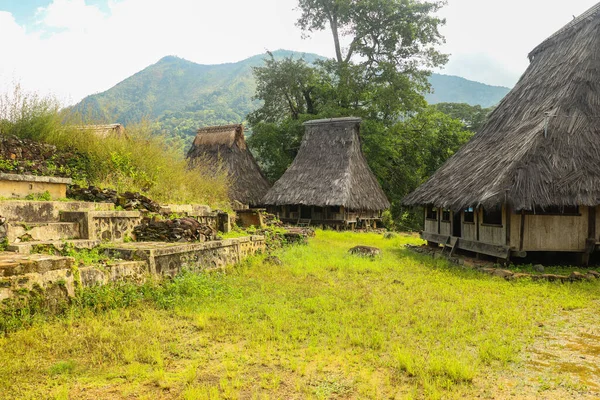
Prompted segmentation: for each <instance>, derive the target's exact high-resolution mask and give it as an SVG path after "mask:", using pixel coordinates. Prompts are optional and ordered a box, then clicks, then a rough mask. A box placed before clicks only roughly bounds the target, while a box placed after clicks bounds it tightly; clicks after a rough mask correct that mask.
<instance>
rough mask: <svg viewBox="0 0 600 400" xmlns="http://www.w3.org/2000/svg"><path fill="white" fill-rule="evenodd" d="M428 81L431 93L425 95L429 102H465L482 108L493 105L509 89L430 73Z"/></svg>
mask: <svg viewBox="0 0 600 400" xmlns="http://www.w3.org/2000/svg"><path fill="white" fill-rule="evenodd" d="M429 83H430V84H431V87H432V88H433V93H429V94H427V95H425V99H426V100H427V102H428V103H429V104H437V103H467V104H469V105H471V106H476V105H480V106H482V107H484V108H487V107H492V106H495V105H496V104H498V103H499V102H500V100H502V98H503V97H504V96H506V95H507V94H508V92H509V91H510V89H509V88H507V87H504V86H490V85H486V84H483V83H479V82H475V81H470V80H468V79H465V78H461V77H459V76H452V75H440V74H432V75H431V77H430V78H429Z"/></svg>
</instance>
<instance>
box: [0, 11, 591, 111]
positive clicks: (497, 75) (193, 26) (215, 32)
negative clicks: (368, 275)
mask: <svg viewBox="0 0 600 400" xmlns="http://www.w3.org/2000/svg"><path fill="white" fill-rule="evenodd" d="M596 2H597V0H570V1H566V2H564V1H554V0H553V1H549V0H504V1H501V2H498V1H492V0H448V5H447V6H446V7H445V8H444V9H443V11H442V12H441V15H442V16H444V17H446V19H447V24H446V26H445V27H444V28H443V33H444V35H445V37H446V44H445V45H444V46H443V50H444V51H445V52H447V53H450V54H451V58H450V62H449V63H448V65H447V66H446V68H445V69H444V70H443V71H441V72H442V73H445V74H451V75H459V76H463V77H465V78H468V79H472V80H477V81H480V82H484V83H488V84H492V85H504V86H512V85H513V84H514V83H515V82H516V81H517V79H518V78H519V76H520V75H521V74H522V73H523V71H524V70H525V68H526V67H527V64H528V61H527V53H528V52H529V51H531V50H532V49H533V48H534V47H535V46H536V45H537V44H538V43H540V42H541V41H542V40H544V39H545V38H546V37H548V36H549V35H551V34H552V33H553V32H555V31H556V30H558V29H559V28H561V27H562V26H563V25H564V24H566V23H568V22H569V21H570V20H571V19H572V18H573V16H574V15H579V14H581V13H582V12H584V11H585V10H587V9H588V8H590V7H591V6H593V5H594V4H595V3H596ZM296 3H297V0H0V54H1V56H0V90H6V89H7V88H10V87H12V86H13V84H14V82H20V83H21V84H22V86H24V87H25V88H26V89H28V90H36V91H38V92H40V93H43V94H46V93H53V94H55V95H56V96H57V97H58V98H59V99H61V100H62V101H63V102H64V103H66V104H69V103H74V102H77V101H79V100H80V99H81V98H83V97H84V96H86V95H89V94H92V93H95V92H101V91H104V90H106V89H109V88H110V87H112V86H114V85H115V84H116V83H118V82H120V81H122V80H123V79H125V78H127V77H128V76H130V75H132V74H134V73H136V72H137V71H139V70H141V69H143V68H145V67H147V66H148V65H150V64H153V63H155V62H156V61H158V60H159V59H160V58H162V57H163V56H165V55H177V56H179V57H183V58H185V59H188V60H191V61H194V62H197V63H202V64H214V63H225V62H235V61H239V60H242V59H244V58H247V57H249V56H252V55H255V54H259V53H263V52H264V51H265V50H277V49H281V48H283V49H289V50H295V51H298V52H312V53H317V54H321V55H324V56H331V55H333V46H332V41H331V37H330V36H329V33H328V32H324V33H319V34H317V35H314V37H312V38H310V39H305V40H303V39H302V38H301V34H300V31H299V30H298V28H296V27H295V26H294V22H295V21H296V19H297V17H298V12H297V11H295V10H294V8H295V7H296Z"/></svg>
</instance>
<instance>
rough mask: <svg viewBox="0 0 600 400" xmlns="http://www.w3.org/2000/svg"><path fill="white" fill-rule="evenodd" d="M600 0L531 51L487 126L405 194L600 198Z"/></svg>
mask: <svg viewBox="0 0 600 400" xmlns="http://www.w3.org/2000/svg"><path fill="white" fill-rule="evenodd" d="M599 54H600V3H599V4H597V5H595V6H594V7H592V8H591V9H590V10H588V11H587V12H585V13H584V14H582V15H581V16H580V17H578V18H576V19H574V20H573V21H571V22H569V23H568V24H567V25H565V26H564V27H563V28H562V29H561V30H559V31H558V32H556V33H555V34H554V35H552V36H550V37H549V38H548V39H547V40H545V41H544V42H543V43H541V44H540V45H539V46H537V47H536V48H535V49H534V50H533V51H532V52H531V53H530V60H531V63H530V65H529V68H528V69H527V70H526V71H525V73H524V74H523V76H522V77H521V79H520V80H519V82H518V83H517V85H516V86H515V87H514V88H513V89H512V90H511V91H510V93H509V94H507V95H506V97H505V98H504V99H503V100H502V101H501V102H500V104H499V105H498V107H497V108H496V109H495V110H494V111H493V112H492V113H491V114H490V116H489V118H488V120H487V122H486V123H485V125H484V126H483V127H482V128H481V130H480V131H479V132H478V133H477V134H476V135H475V136H474V137H473V139H472V140H471V141H470V142H469V143H467V144H466V145H465V146H464V147H463V148H462V149H461V150H460V151H458V152H457V153H456V154H455V155H454V156H453V157H452V158H450V159H449V160H448V161H447V162H446V163H445V164H444V165H443V166H442V167H441V168H440V169H439V170H438V171H437V172H436V173H435V174H434V175H433V176H432V177H431V178H430V179H429V180H428V181H427V182H426V183H424V184H423V185H421V186H420V187H419V188H418V189H417V190H415V191H414V192H413V193H412V194H410V195H409V196H407V197H406V198H405V199H404V202H405V203H406V204H409V205H410V204H432V205H436V206H439V207H447V208H452V209H455V210H458V209H460V208H462V207H467V206H475V205H480V204H481V205H490V206H491V205H498V204H500V203H504V202H507V203H508V204H510V205H511V206H512V207H513V209H517V210H519V209H525V210H529V209H532V208H533V207H534V206H541V207H546V206H567V205H584V206H594V205H598V204H600V67H599V65H600V64H599V60H600V58H599Z"/></svg>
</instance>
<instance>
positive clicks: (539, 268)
mask: <svg viewBox="0 0 600 400" xmlns="http://www.w3.org/2000/svg"><path fill="white" fill-rule="evenodd" d="M533 270H534V271H535V272H544V271H545V268H544V266H543V265H542V264H535V265H534V266H533Z"/></svg>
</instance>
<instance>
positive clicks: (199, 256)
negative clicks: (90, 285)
mask: <svg viewBox="0 0 600 400" xmlns="http://www.w3.org/2000/svg"><path fill="white" fill-rule="evenodd" d="M109 246H110V245H109ZM264 249H265V238H264V237H263V236H248V237H241V238H235V239H226V240H216V241H210V242H203V243H163V242H137V243H123V244H122V245H115V246H111V247H107V248H105V249H104V251H105V252H106V253H107V254H109V255H110V256H111V257H117V258H122V259H125V260H143V261H146V262H147V263H148V270H149V272H150V273H152V274H157V275H167V276H174V275H177V274H178V273H179V272H181V270H182V269H190V270H193V271H199V270H207V269H216V268H222V267H225V266H227V265H232V264H235V263H238V262H240V261H241V260H243V259H244V258H246V257H247V256H249V255H252V254H255V253H257V252H260V251H264Z"/></svg>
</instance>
